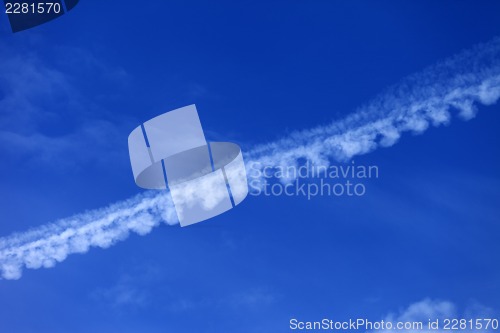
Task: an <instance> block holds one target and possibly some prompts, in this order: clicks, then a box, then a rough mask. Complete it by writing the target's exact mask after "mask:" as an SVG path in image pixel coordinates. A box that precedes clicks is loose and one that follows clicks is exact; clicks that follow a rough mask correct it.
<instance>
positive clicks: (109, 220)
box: [0, 38, 500, 279]
mask: <svg viewBox="0 0 500 333" xmlns="http://www.w3.org/2000/svg"><path fill="white" fill-rule="evenodd" d="M499 98H500V39H498V38H497V39H494V40H493V41H491V42H489V43H487V44H483V45H479V46H477V47H475V48H473V49H471V50H468V51H465V52H462V53H460V54H458V55H457V56H455V57H453V58H451V59H448V60H446V61H444V62H443V63H441V64H438V65H436V66H433V67H431V68H429V69H427V70H425V71H423V72H422V73H419V74H416V75H413V76H411V77H409V78H407V79H405V80H403V81H402V82H401V83H399V84H398V85H396V86H394V87H392V88H390V89H388V90H387V91H386V92H385V93H383V94H382V95H380V96H378V97H377V98H375V99H374V100H373V101H371V102H370V103H368V104H366V105H365V106H363V107H361V108H360V109H359V110H357V111H356V112H354V113H353V114H352V115H351V116H349V117H347V118H346V119H344V120H341V121H337V122H334V123H332V124H330V125H328V126H320V127H316V128H314V129H311V130H307V131H301V132H296V133H292V134H291V135H289V136H287V137H286V138H284V139H281V140H278V141H275V142H272V143H268V144H263V145H260V146H257V147H255V148H253V149H251V150H250V151H248V152H247V153H246V154H245V158H246V160H247V165H250V164H251V167H252V168H255V167H256V165H257V167H265V166H287V165H297V164H298V163H299V162H300V161H301V160H303V159H307V160H310V161H311V162H313V163H315V164H316V165H328V164H329V163H330V161H332V160H347V159H349V158H351V157H353V156H355V155H359V154H364V153H367V152H370V151H372V150H374V149H376V148H377V147H379V146H383V147H387V146H391V145H393V144H394V143H395V142H397V140H398V139H399V137H400V136H401V133H402V132H405V131H413V132H416V133H421V132H423V131H425V130H426V129H427V128H428V126H429V124H432V125H435V126H437V125H440V124H445V123H447V122H449V120H450V117H451V115H450V112H452V111H453V110H457V111H458V113H459V115H460V116H461V117H462V118H464V119H470V118H472V117H473V116H474V115H475V112H476V111H475V110H476V106H475V105H476V104H478V103H480V104H484V105H490V104H493V103H495V102H496V101H497V100H498V99H499ZM249 177H253V174H252V173H249ZM161 221H165V222H166V223H168V224H175V223H177V218H176V212H175V208H174V206H173V203H172V201H171V199H170V196H169V193H168V192H145V193H144V194H141V195H138V196H136V197H134V198H131V199H129V200H126V201H122V202H119V203H116V204H113V205H111V206H109V207H107V208H103V209H99V210H94V211H89V212H86V213H83V214H79V215H76V216H74V217H71V218H68V219H63V220H61V221H57V222H55V223H51V224H47V225H45V226H42V227H39V228H36V229H34V230H31V231H27V232H24V233H19V234H13V235H11V236H8V237H5V238H2V239H0V277H2V278H4V279H18V278H20V277H21V274H22V269H23V267H27V268H40V267H52V266H53V265H55V263H56V262H60V261H63V260H64V259H65V258H66V257H67V256H68V255H69V254H72V253H83V252H86V251H88V249H89V248H90V247H92V246H94V247H102V248H106V247H109V246H111V245H113V244H114V243H116V242H117V241H119V240H123V239H125V238H126V237H127V235H128V234H129V233H130V232H136V233H138V234H140V235H145V234H147V233H149V232H150V231H151V230H152V228H153V227H155V226H157V225H159V224H160V223H161Z"/></svg>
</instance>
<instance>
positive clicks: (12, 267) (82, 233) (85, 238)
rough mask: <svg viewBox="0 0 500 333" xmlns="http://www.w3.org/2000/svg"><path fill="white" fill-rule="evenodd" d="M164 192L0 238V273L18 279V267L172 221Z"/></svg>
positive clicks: (106, 244)
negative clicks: (162, 222) (161, 222)
mask: <svg viewBox="0 0 500 333" xmlns="http://www.w3.org/2000/svg"><path fill="white" fill-rule="evenodd" d="M175 214H176V213H175V207H174V205H173V203H172V201H171V200H170V196H169V195H168V192H152V191H150V192H144V193H142V194H139V195H136V196H135V197H133V198H130V199H128V200H124V201H121V202H118V203H115V204H112V205H110V206H108V207H106V208H101V209H96V210H92V211H89V212H85V213H82V214H78V215H75V216H73V217H70V218H67V219H63V220H60V221H56V222H55V223H50V224H46V225H44V226H41V227H39V228H36V229H33V230H30V231H27V232H23V233H19V234H13V235H11V236H9V237H6V238H2V239H0V276H1V277H3V278H4V279H19V278H20V277H21V273H22V268H23V266H26V267H27V268H33V269H36V268H40V267H46V268H48V267H52V266H54V265H55V264H56V262H60V261H63V260H64V259H66V257H67V256H68V255H69V254H72V253H84V252H87V251H88V250H89V248H90V247H101V248H107V247H110V246H111V245H113V244H115V243H116V242H117V241H120V240H123V239H125V238H126V237H127V236H128V234H129V233H130V232H136V233H138V234H139V235H145V234H148V233H149V232H150V231H151V229H152V228H153V227H155V226H157V225H158V224H159V223H160V221H165V222H166V223H168V224H176V223H177V217H176V215H175Z"/></svg>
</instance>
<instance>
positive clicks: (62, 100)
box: [0, 43, 133, 168]
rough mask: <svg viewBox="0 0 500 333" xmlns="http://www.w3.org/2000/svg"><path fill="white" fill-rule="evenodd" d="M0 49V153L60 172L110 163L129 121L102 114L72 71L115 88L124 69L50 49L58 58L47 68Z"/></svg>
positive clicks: (37, 59) (22, 53) (26, 55)
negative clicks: (102, 161) (86, 94)
mask: <svg viewBox="0 0 500 333" xmlns="http://www.w3.org/2000/svg"><path fill="white" fill-rule="evenodd" d="M30 46H32V47H31V49H33V48H36V45H30ZM0 47H1V48H2V53H1V54H0V152H2V153H5V154H8V156H9V160H12V161H15V162H16V163H20V162H33V161H35V162H39V163H37V164H42V165H47V164H48V165H50V166H51V167H62V168H64V167H66V166H69V165H71V166H74V165H78V164H82V162H86V163H92V162H95V161H96V160H102V159H111V158H112V156H110V155H113V153H114V152H115V151H116V147H120V145H119V141H118V139H117V138H119V137H121V136H120V135H118V134H119V133H120V130H121V128H124V129H125V128H128V127H129V126H127V124H126V122H127V119H125V118H124V117H114V119H110V117H107V116H105V115H106V114H107V112H106V110H103V109H102V108H100V107H99V106H98V105H97V104H96V103H94V102H93V101H90V100H89V99H88V98H87V97H86V96H85V95H84V94H82V92H81V89H80V87H78V86H76V85H75V80H74V73H75V72H78V73H77V74H78V75H79V76H82V75H83V74H82V73H81V72H85V73H89V74H87V75H90V73H91V74H94V75H95V76H97V75H98V76H99V78H102V80H105V81H106V82H112V83H113V84H115V81H117V80H119V81H126V80H124V77H126V73H125V72H124V70H123V69H121V68H119V67H116V66H106V64H104V63H103V62H100V61H98V60H97V59H96V58H95V57H94V56H93V55H92V54H90V53H88V52H85V51H84V50H80V49H68V48H66V49H61V48H56V49H55V50H52V53H51V54H50V59H57V60H53V61H55V62H56V63H55V64H51V63H47V61H46V60H45V58H44V57H42V56H40V55H39V54H37V53H36V52H34V51H32V50H24V49H22V48H21V49H22V50H18V49H17V47H12V46H11V45H8V44H4V43H0ZM68 59H70V60H68ZM61 68H62V69H61ZM55 127H57V130H56V131H51V129H53V128H55ZM130 127H133V126H130ZM127 131H128V129H127V130H124V133H126V132H127ZM89 146H92V147H94V149H86V148H87V147H89ZM103 151H106V154H103Z"/></svg>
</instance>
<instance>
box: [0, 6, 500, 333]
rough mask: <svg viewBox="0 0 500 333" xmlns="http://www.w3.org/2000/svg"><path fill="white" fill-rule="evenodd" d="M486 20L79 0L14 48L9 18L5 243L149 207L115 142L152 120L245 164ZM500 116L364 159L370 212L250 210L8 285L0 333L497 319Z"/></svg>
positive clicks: (2, 141) (380, 10)
mask: <svg viewBox="0 0 500 333" xmlns="http://www.w3.org/2000/svg"><path fill="white" fill-rule="evenodd" d="M499 11H500V4H498V3H495V2H493V1H484V2H481V4H480V5H479V4H478V3H477V2H473V1H461V2H454V1H453V2H452V1H444V2H440V3H435V2H431V1H419V2H417V1H415V2H405V3H399V2H395V1H394V2H390V1H382V2H376V3H375V2H368V1H364V2H361V1H350V2H340V1H337V2H329V1H273V2H261V3H256V2H238V3H235V2H218V3H217V4H213V3H204V2H191V1H182V2H181V1H178V2H168V3H167V2H163V1H148V2H146V3H141V4H137V2H135V1H129V2H127V1H122V2H120V6H116V4H111V3H102V2H97V1H83V0H82V1H81V3H80V4H79V5H78V6H77V7H75V9H74V10H72V11H71V12H70V13H68V14H67V15H63V16H62V17H61V18H58V19H57V20H54V21H52V22H50V23H47V24H44V25H41V26H39V27H37V28H34V29H31V30H27V31H24V32H20V33H16V34H12V33H11V32H10V30H9V27H8V21H7V18H6V16H5V15H3V16H1V20H0V157H1V159H2V163H1V164H0V183H1V187H0V199H1V200H0V202H1V204H0V236H8V235H10V234H11V233H13V232H22V231H24V230H27V229H29V228H34V227H38V226H41V225H44V224H46V223H49V222H52V221H56V220H58V219H61V218H65V217H68V216H71V215H73V214H76V213H80V212H83V211H86V210H90V209H95V208H99V207H103V206H106V205H108V204H110V203H112V202H116V201H120V200H124V199H127V198H129V197H131V196H133V195H136V194H137V193H140V192H141V190H140V189H139V188H138V187H137V186H136V185H135V183H134V180H133V177H132V172H131V170H130V163H129V157H128V151H127V136H128V134H129V133H130V131H131V130H132V129H134V128H135V127H136V126H137V125H138V124H140V123H142V122H144V121H146V120H148V119H150V118H152V117H154V116H156V115H158V114H160V113H163V112H166V111H168V110H172V109H175V108H178V107H182V106H185V105H189V104H193V103H195V104H196V105H197V107H198V111H199V113H200V118H201V121H202V123H203V126H204V129H205V131H206V136H207V138H208V139H209V140H214V141H232V142H237V143H239V144H240V145H241V147H242V149H243V151H244V152H245V151H250V150H251V149H252V148H253V147H254V146H255V145H257V144H262V143H266V142H272V141H275V140H277V139H279V138H283V137H287V135H289V133H291V132H293V131H295V130H302V129H308V128H312V127H315V126H320V125H326V124H328V123H330V122H331V121H333V120H339V119H342V118H344V117H345V116H347V115H349V114H351V113H353V112H355V110H356V109H358V108H359V107H361V106H362V105H366V104H367V103H368V104H369V103H370V101H371V100H372V99H373V98H375V97H376V96H377V95H378V94H380V93H384V92H386V91H387V89H388V87H390V86H392V85H395V84H398V83H399V82H401V80H402V79H403V78H405V77H407V76H408V75H411V74H414V73H418V72H421V71H422V70H424V69H425V68H427V67H428V66H432V65H434V64H436V63H438V62H440V61H442V60H443V59H446V58H449V57H451V56H453V55H455V54H457V53H459V52H461V51H462V50H464V49H470V48H471V47H473V46H474V45H476V44H478V43H485V42H488V41H490V40H491V39H492V38H494V37H495V36H499V35H500V24H498V13H499ZM497 61H498V60H497ZM499 108H500V107H499V106H498V105H497V104H494V105H489V106H481V105H479V106H478V113H477V116H476V117H474V118H473V119H471V120H469V121H463V120H461V119H460V117H457V116H455V115H454V116H453V117H452V119H451V121H450V123H449V124H448V125H441V126H439V127H431V128H430V129H429V130H427V131H426V132H425V133H423V134H421V135H414V134H411V133H406V134H404V135H403V136H402V138H401V139H400V140H399V141H398V143H397V144H395V145H394V146H392V147H388V148H380V149H377V150H375V151H372V152H370V153H369V154H365V155H360V156H355V157H354V160H355V162H356V163H357V164H365V165H377V166H378V167H379V170H380V177H379V178H378V179H372V180H370V181H369V182H368V183H367V185H366V186H367V194H366V195H365V196H363V197H359V198H348V197H340V198H338V197H316V198H314V199H313V200H307V199H306V198H304V197H300V196H297V197H284V196H281V197H264V196H259V197H252V196H250V197H248V198H247V199H246V200H245V201H244V202H243V203H242V204H241V205H240V206H238V207H237V208H236V209H233V210H231V211H229V212H228V213H226V214H223V215H221V216H219V217H216V218H214V219H212V220H210V221H207V222H204V223H200V224H198V225H194V226H191V227H188V228H180V227H179V226H166V225H161V226H160V227H158V228H155V229H154V230H153V231H152V232H151V233H150V234H148V235H147V236H144V237H141V236H138V235H136V234H132V235H130V236H129V237H128V239H127V240H126V241H123V242H118V243H117V244H116V245H115V246H113V247H110V248H109V249H106V250H103V249H96V248H92V249H90V251H89V252H88V253H86V254H84V255H72V256H70V257H68V258H67V259H66V260H65V261H64V262H63V263H60V264H57V265H56V266H55V267H54V268H51V269H40V270H25V271H24V273H23V276H22V278H21V279H19V280H0V332H20V333H24V332H51V333H52V332H89V331H94V332H137V331H139V330H140V331H141V332H151V333H154V332H195V331H201V332H243V333H244V332H288V331H289V328H288V321H289V320H290V318H299V319H301V320H320V319H322V318H323V317H335V318H339V319H348V318H357V317H366V318H371V319H373V320H377V319H381V318H384V317H385V316H387V315H388V314H389V313H395V314H398V313H399V314H401V315H404V314H405V313H406V312H405V311H409V310H408V309H411V307H409V306H410V305H411V304H415V303H416V302H423V303H416V304H423V306H427V307H433V306H435V305H436V304H443V303H439V302H450V304H451V303H452V304H453V305H454V306H455V307H456V311H457V313H458V314H459V315H465V314H467V313H475V312H477V313H480V314H481V315H486V313H487V314H489V313H493V314H494V315H496V316H498V311H497V310H498V309H500V301H499V300H500V297H499V296H500V289H499V284H498V281H500V269H499V268H498V264H497V263H498V260H499V256H498V253H500V251H499V250H500V243H499V242H498V235H499V232H500V225H499V222H500V221H499V216H500V215H499V213H500V208H499V205H498V200H499V194H500V193H499V190H498V189H499V188H500V186H499V185H500V178H499V174H498V170H499V167H500V160H499V157H498V154H497V151H498V145H499V143H500V138H499V135H498V130H497V124H498V123H499V121H500V115H499V112H498V111H499ZM423 300H424V301H423ZM436 302H437V303H436ZM446 304H448V303H446Z"/></svg>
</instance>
